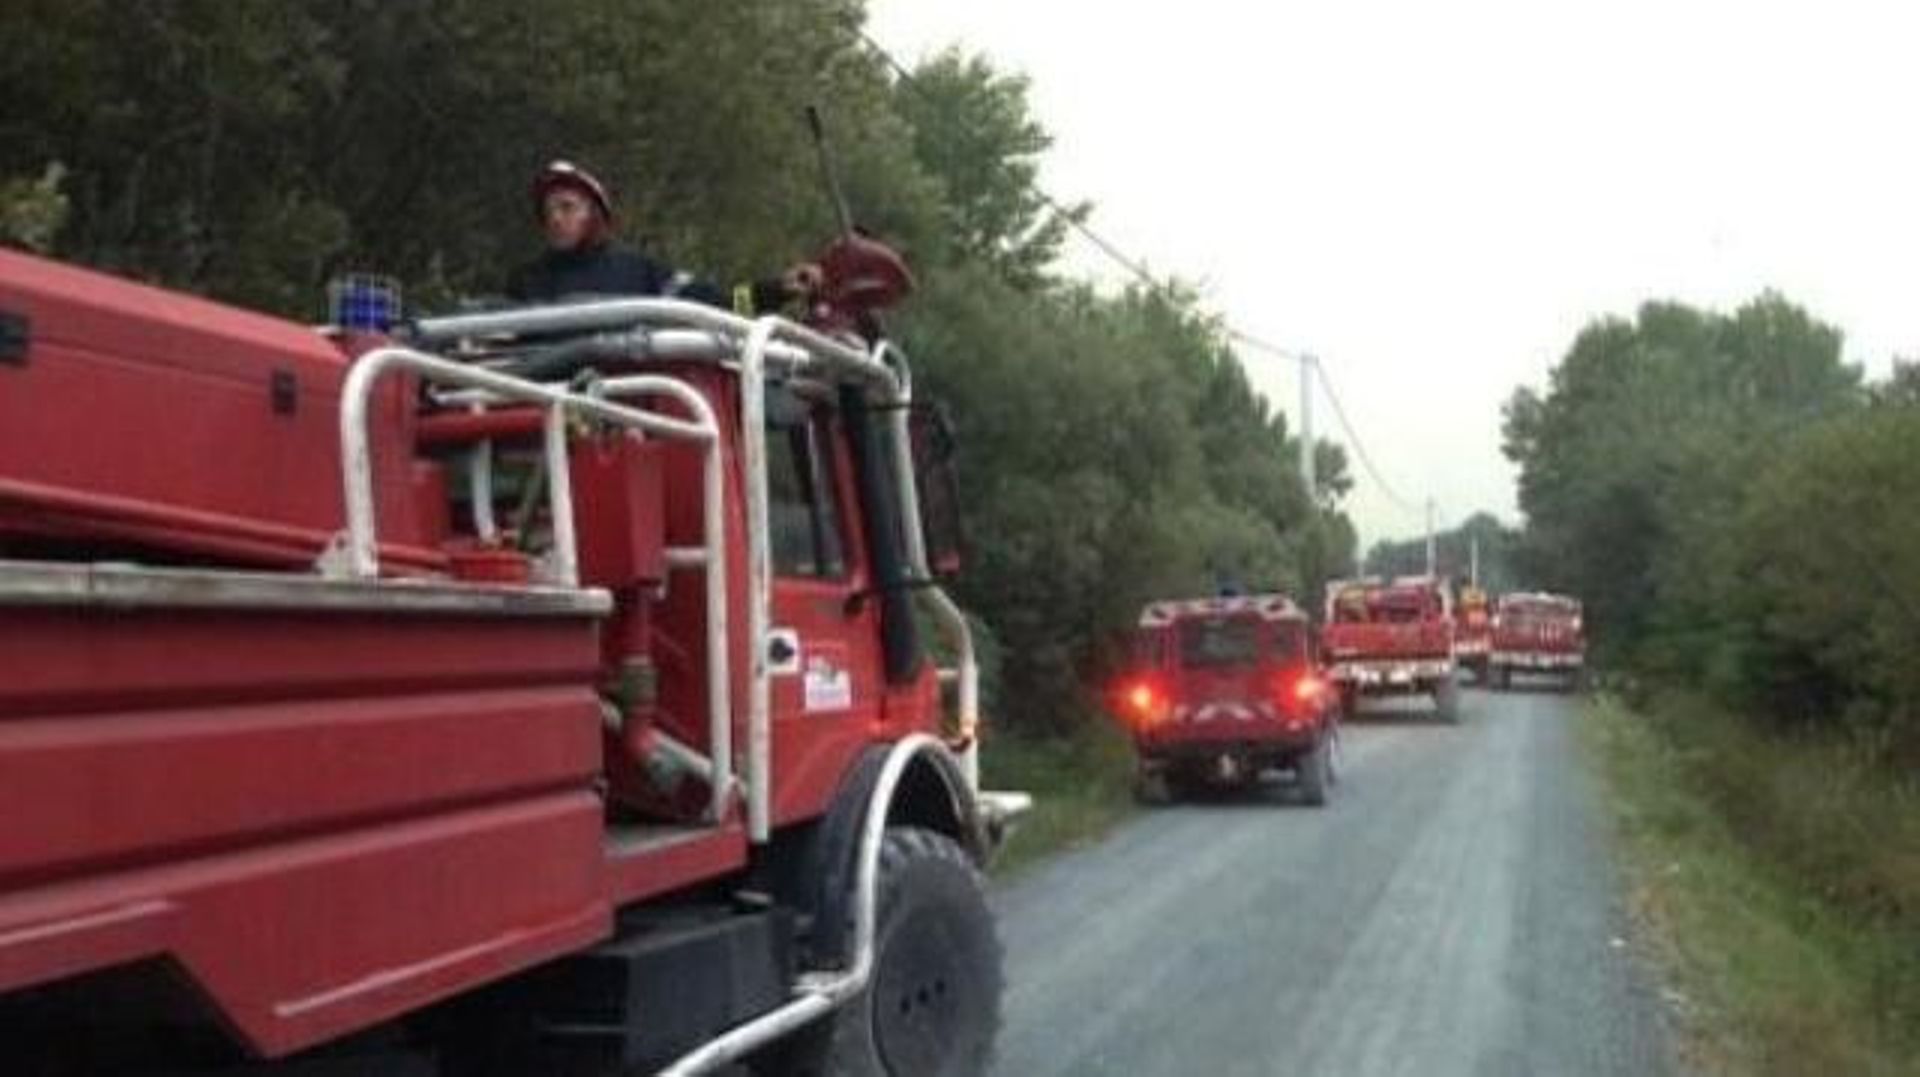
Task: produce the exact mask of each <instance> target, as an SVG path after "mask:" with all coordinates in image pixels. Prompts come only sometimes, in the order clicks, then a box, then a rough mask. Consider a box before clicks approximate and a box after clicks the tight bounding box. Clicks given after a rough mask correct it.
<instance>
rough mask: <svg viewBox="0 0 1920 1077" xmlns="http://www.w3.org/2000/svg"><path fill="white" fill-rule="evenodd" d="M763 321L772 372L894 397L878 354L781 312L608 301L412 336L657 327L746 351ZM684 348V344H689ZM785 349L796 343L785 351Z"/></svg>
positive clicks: (451, 323)
mask: <svg viewBox="0 0 1920 1077" xmlns="http://www.w3.org/2000/svg"><path fill="white" fill-rule="evenodd" d="M763 322H765V323H770V324H771V325H772V326H773V330H772V332H773V337H772V340H771V341H770V342H769V345H768V346H767V347H766V348H765V349H764V352H763V359H764V360H765V361H766V362H768V363H770V364H771V365H773V366H774V367H776V368H778V369H781V370H786V371H791V372H794V373H803V372H807V371H808V368H814V367H818V368H822V369H823V370H824V371H825V372H827V373H828V374H829V375H831V376H833V377H836V378H852V379H855V380H858V381H861V382H863V383H865V384H867V385H868V386H869V387H871V388H874V389H877V390H879V391H880V392H881V394H882V395H883V396H885V397H887V398H889V399H891V398H892V397H893V396H894V394H895V392H896V386H895V384H894V379H893V372H892V371H891V370H889V369H888V368H887V367H885V366H884V365H882V364H880V363H878V362H875V360H874V357H873V356H872V355H871V354H870V353H868V352H867V351H865V350H864V349H862V348H860V347H857V346H855V345H853V344H849V343H847V342H846V341H843V340H839V339H836V338H834V337H831V336H828V335H826V334H825V333H822V332H820V331H818V330H816V329H810V328H808V327H807V326H804V325H801V324H799V323H798V322H794V321H790V320H788V319H786V318H782V317H780V316H778V315H767V316H764V317H761V318H745V317H742V316H740V315H738V314H734V313H732V312H731V311H726V310H722V309H720V308H718V307H710V306H707V305H706V304H704V303H694V302H690V301H688V300H684V299H654V298H630V299H606V300H595V301H592V302H585V303H562V304H552V305H546V306H538V307H525V308H519V309H514V310H500V311H490V312H487V313H484V314H454V315H448V316H445V317H439V318H422V319H420V320H418V321H415V322H414V323H413V324H412V326H411V328H410V333H411V338H412V339H413V340H414V341H417V342H419V343H421V344H429V345H430V344H437V343H444V342H447V341H452V340H458V339H460V338H463V337H490V336H509V335H524V334H536V335H545V334H559V333H591V332H614V331H619V330H625V329H632V328H634V327H636V326H642V325H659V326H678V327H681V328H691V329H700V330H705V331H707V332H711V333H718V334H720V335H722V336H724V337H727V338H729V339H731V340H732V341H734V342H735V346H736V347H744V342H745V341H746V339H747V338H748V336H749V335H751V334H752V332H753V330H754V326H756V325H758V324H760V323H763ZM681 343H682V345H683V346H684V344H685V343H686V342H684V341H683V342H681ZM783 344H784V345H790V346H788V347H783V346H781V345H783Z"/></svg>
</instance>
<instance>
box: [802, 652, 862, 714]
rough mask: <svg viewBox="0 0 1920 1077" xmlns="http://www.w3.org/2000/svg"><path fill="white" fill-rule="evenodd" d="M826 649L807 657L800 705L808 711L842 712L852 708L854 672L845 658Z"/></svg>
mask: <svg viewBox="0 0 1920 1077" xmlns="http://www.w3.org/2000/svg"><path fill="white" fill-rule="evenodd" d="M835 658H836V656H835V655H834V654H833V653H832V652H831V651H829V650H827V649H826V648H821V649H819V650H815V651H814V652H812V653H811V654H809V655H807V675H806V678H805V686H806V690H805V692H804V696H803V704H802V705H803V706H804V707H805V709H806V710H808V711H844V710H851V709H853V672H852V671H851V670H849V669H848V668H847V664H846V661H845V659H844V658H842V659H840V660H839V661H835Z"/></svg>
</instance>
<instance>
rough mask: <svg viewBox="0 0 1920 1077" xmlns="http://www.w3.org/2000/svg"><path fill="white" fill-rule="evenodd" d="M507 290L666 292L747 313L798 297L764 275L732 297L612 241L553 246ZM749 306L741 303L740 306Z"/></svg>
mask: <svg viewBox="0 0 1920 1077" xmlns="http://www.w3.org/2000/svg"><path fill="white" fill-rule="evenodd" d="M507 296H508V297H509V298H511V299H515V300H518V301H519V302H522V303H551V302H554V301H555V300H561V299H575V298H587V297H592V296H664V297H668V298H675V299H690V300H693V301H694V302H696V303H706V304H709V305H711V306H716V307H733V308H735V309H737V310H739V313H742V314H755V313H759V312H761V311H768V310H777V309H779V308H780V306H781V305H782V304H784V303H786V302H787V300H789V299H791V298H793V296H792V294H791V293H790V292H789V291H788V290H787V287H786V285H785V284H783V283H781V282H780V281H778V280H763V281H759V282H756V283H754V284H752V285H749V286H747V287H745V288H743V289H741V294H740V295H738V296H736V297H735V298H733V299H732V300H731V301H730V300H729V297H728V296H727V295H726V294H725V293H724V292H722V291H721V290H720V289H719V288H718V287H717V286H715V285H714V284H713V283H712V282H710V281H704V280H701V279H699V278H697V277H694V276H693V275H691V274H688V273H682V272H679V271H677V270H674V269H673V268H671V267H669V266H667V265H664V264H662V263H660V262H657V261H655V260H654V259H652V258H649V257H647V256H646V255H644V254H641V253H639V252H638V251H632V250H628V249H626V248H624V247H621V246H618V245H616V244H613V243H602V244H600V245H598V246H595V247H589V248H586V249H583V250H582V249H576V250H566V251H560V250H549V251H547V252H546V253H544V254H542V255H541V256H540V257H538V258H536V259H534V260H533V261H531V262H528V263H527V264H526V265H523V266H521V267H520V268H519V269H517V270H515V271H514V274H513V276H512V277H511V278H509V279H508V281H507ZM743 307H744V308H748V309H740V308H743Z"/></svg>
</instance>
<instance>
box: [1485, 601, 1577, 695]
mask: <svg viewBox="0 0 1920 1077" xmlns="http://www.w3.org/2000/svg"><path fill="white" fill-rule="evenodd" d="M1489 662H1490V670H1491V674H1492V678H1493V679H1492V683H1493V685H1494V687H1496V688H1510V687H1512V685H1513V678H1514V675H1515V674H1516V673H1519V674H1542V675H1545V676H1549V677H1552V678H1554V679H1557V680H1559V681H1560V682H1561V683H1562V684H1563V685H1565V686H1566V687H1568V688H1575V689H1577V688H1579V687H1581V686H1582V685H1583V684H1584V683H1585V681H1586V668H1587V637H1586V625H1585V619H1584V617H1583V616H1582V614H1581V609H1580V601H1579V600H1578V599H1575V598H1569V597H1567V596H1565V595H1554V594H1546V593H1543V592H1533V593H1514V594H1506V595H1501V596H1500V602H1499V604H1498V605H1497V606H1496V607H1495V608H1494V613H1493V651H1492V653H1491V655H1490V656H1489Z"/></svg>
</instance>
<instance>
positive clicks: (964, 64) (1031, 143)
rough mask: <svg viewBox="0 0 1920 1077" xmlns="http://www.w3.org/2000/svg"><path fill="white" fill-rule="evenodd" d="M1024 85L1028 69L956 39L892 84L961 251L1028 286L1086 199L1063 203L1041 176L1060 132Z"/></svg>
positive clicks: (1039, 278) (1041, 275) (1083, 210)
mask: <svg viewBox="0 0 1920 1077" xmlns="http://www.w3.org/2000/svg"><path fill="white" fill-rule="evenodd" d="M1027 90H1028V82H1027V79H1026V77H1025V76H1023V75H1014V74H1007V73H1005V72H1002V71H1000V70H998V69H996V68H995V67H993V66H992V64H990V63H989V62H988V61H987V60H986V58H985V57H982V56H977V55H974V56H969V55H966V54H964V53H962V52H960V51H959V50H958V49H949V50H947V51H945V52H943V53H941V54H939V55H938V56H935V57H934V58H933V59H930V60H928V61H926V62H925V63H923V64H921V65H920V66H919V67H918V68H917V69H916V70H915V71H914V72H913V75H912V77H911V79H910V80H903V84H902V85H901V87H900V89H899V92H898V93H897V94H895V101H896V102H897V103H898V107H899V109H900V114H901V115H902V116H904V117H905V118H906V120H907V122H908V124H909V125H910V126H911V127H912V128H913V146H914V153H915V155H916V156H917V157H918V159H919V161H920V163H921V164H922V165H923V166H924V167H925V168H926V169H927V171H928V172H930V173H932V174H933V175H934V176H935V177H936V178H938V179H939V181H940V183H941V185H942V187H943V189H944V192H945V196H946V212H947V216H948V236H949V238H950V239H951V240H952V241H953V243H954V244H955V246H956V247H957V248H958V252H959V253H960V254H961V255H962V256H963V257H967V258H972V259H976V260H978V261H981V262H984V263H985V264H987V265H990V266H992V267H994V268H995V269H996V270H998V271H999V272H1000V274H1001V275H1002V276H1004V277H1005V278H1006V279H1007V280H1008V281H1010V282H1012V283H1013V284H1015V285H1017V286H1020V287H1022V288H1031V287H1034V286H1036V285H1038V284H1040V283H1042V282H1043V281H1045V280H1046V278H1047V271H1048V269H1049V267H1050V266H1051V265H1052V264H1053V262H1054V259H1055V258H1056V257H1058V255H1059V252H1060V244H1061V241H1062V240H1064V239H1065V238H1066V233H1067V229H1068V228H1070V227H1072V225H1073V223H1075V222H1077V221H1080V220H1083V219H1085V217H1086V215H1087V213H1088V209H1089V207H1088V206H1087V205H1086V204H1084V203H1078V204H1075V205H1072V206H1066V207H1059V208H1056V207H1055V206H1054V205H1052V204H1051V203H1049V202H1048V201H1047V199H1046V198H1045V197H1044V196H1043V195H1042V194H1041V193H1040V191H1039V188H1038V187H1037V186H1036V185H1035V181H1036V180H1037V179H1038V177H1039V173H1040V164H1039V162H1040V156H1041V154H1043V153H1044V152H1045V151H1046V150H1047V148H1048V147H1049V146H1051V145H1052V144H1053V138H1052V136H1051V135H1049V134H1048V133H1047V132H1046V131H1045V130H1044V129H1043V128H1042V127H1041V126H1040V124H1039V123H1038V122H1037V121H1035V120H1034V118H1033V116H1032V114H1031V111H1030V110H1029V107H1028V103H1027Z"/></svg>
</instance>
